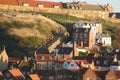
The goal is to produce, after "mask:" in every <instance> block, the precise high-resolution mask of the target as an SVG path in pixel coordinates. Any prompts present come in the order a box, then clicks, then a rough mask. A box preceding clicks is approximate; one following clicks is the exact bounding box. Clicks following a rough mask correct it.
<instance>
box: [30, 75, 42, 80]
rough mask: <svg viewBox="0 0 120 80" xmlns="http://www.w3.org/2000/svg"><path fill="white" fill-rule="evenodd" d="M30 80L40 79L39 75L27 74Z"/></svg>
mask: <svg viewBox="0 0 120 80" xmlns="http://www.w3.org/2000/svg"><path fill="white" fill-rule="evenodd" d="M29 76H30V78H31V79H32V80H40V78H39V76H38V75H37V74H31V75H29Z"/></svg>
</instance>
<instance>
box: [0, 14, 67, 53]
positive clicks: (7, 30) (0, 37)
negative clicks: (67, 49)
mask: <svg viewBox="0 0 120 80" xmlns="http://www.w3.org/2000/svg"><path fill="white" fill-rule="evenodd" d="M0 18H1V19H0V42H1V43H0V46H2V45H6V47H7V49H8V51H10V53H22V52H27V51H29V50H30V49H35V48H37V47H39V46H40V45H42V44H43V43H44V42H46V41H47V40H49V39H50V38H51V37H53V36H55V35H56V34H59V33H60V30H62V31H63V33H64V32H65V31H66V29H65V28H64V27H63V26H62V25H60V24H58V23H56V22H54V21H52V20H51V19H48V18H46V17H43V16H41V15H31V14H17V15H10V14H9V15H8V14H1V15H0ZM8 54H9V53H8ZM9 55H11V54H9Z"/></svg>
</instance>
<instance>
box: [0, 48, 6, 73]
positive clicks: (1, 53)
mask: <svg viewBox="0 0 120 80" xmlns="http://www.w3.org/2000/svg"><path fill="white" fill-rule="evenodd" d="M1 65H2V66H1ZM7 67H8V55H7V53H6V50H5V47H4V48H3V49H1V50H0V71H3V70H6V69H7Z"/></svg>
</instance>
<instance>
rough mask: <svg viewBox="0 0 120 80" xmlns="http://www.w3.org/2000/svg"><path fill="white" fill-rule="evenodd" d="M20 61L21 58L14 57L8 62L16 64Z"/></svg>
mask: <svg viewBox="0 0 120 80" xmlns="http://www.w3.org/2000/svg"><path fill="white" fill-rule="evenodd" d="M18 61H20V58H14V57H9V58H8V62H10V63H15V62H18Z"/></svg>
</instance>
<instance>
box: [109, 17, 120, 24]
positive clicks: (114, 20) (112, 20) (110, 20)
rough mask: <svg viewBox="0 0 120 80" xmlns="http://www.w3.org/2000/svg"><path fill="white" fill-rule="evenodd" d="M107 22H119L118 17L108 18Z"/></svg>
mask: <svg viewBox="0 0 120 80" xmlns="http://www.w3.org/2000/svg"><path fill="white" fill-rule="evenodd" d="M109 22H112V23H118V24H119V23H120V19H115V18H109Z"/></svg>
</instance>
